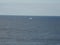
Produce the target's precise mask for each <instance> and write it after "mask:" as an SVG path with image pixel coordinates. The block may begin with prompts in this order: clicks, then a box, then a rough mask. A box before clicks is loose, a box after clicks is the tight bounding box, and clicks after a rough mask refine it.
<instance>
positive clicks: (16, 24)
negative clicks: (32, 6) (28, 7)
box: [0, 16, 60, 45]
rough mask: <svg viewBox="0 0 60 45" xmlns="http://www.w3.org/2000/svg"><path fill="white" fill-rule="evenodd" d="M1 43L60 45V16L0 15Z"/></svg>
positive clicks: (2, 44)
mask: <svg viewBox="0 0 60 45" xmlns="http://www.w3.org/2000/svg"><path fill="white" fill-rule="evenodd" d="M0 45H60V16H0Z"/></svg>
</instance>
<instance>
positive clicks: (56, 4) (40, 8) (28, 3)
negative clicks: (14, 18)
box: [0, 0, 60, 16]
mask: <svg viewBox="0 0 60 45" xmlns="http://www.w3.org/2000/svg"><path fill="white" fill-rule="evenodd" d="M0 15H19V16H20V15H22V16H60V0H0Z"/></svg>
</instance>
